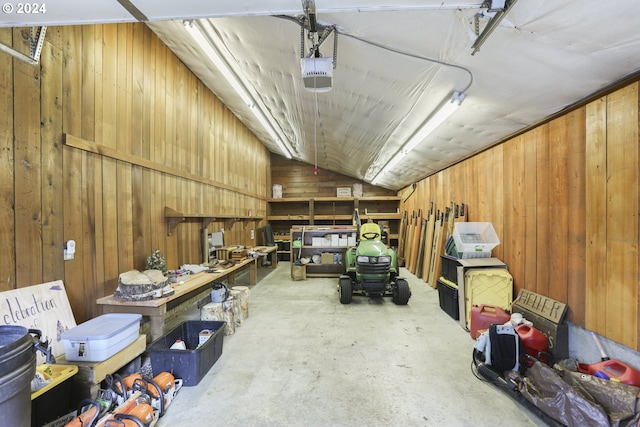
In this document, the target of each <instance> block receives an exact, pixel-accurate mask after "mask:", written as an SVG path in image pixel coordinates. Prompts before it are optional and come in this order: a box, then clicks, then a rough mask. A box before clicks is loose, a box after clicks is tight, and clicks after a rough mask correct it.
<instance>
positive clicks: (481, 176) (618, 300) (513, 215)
mask: <svg viewBox="0 0 640 427" xmlns="http://www.w3.org/2000/svg"><path fill="white" fill-rule="evenodd" d="M638 86H639V85H638V83H637V82H636V83H632V84H630V85H629V86H627V87H624V88H622V89H619V90H617V91H615V92H613V93H610V94H607V95H604V96H602V97H601V98H600V99H597V100H595V101H592V102H590V103H588V104H587V105H586V106H584V107H582V108H578V109H575V110H573V111H571V112H568V113H566V114H565V115H563V116H561V117H559V118H556V119H554V120H552V121H549V122H547V123H544V124H542V125H540V126H538V127H536V128H535V129H532V130H530V131H528V132H526V133H524V134H521V135H519V136H517V137H515V138H513V139H511V140H509V141H506V142H504V143H502V144H500V145H497V146H495V147H493V148H491V149H489V150H487V151H484V152H482V153H480V154H478V155H476V156H474V157H472V158H470V159H468V160H466V161H464V162H461V163H459V164H456V165H454V166H452V167H450V168H448V169H446V170H444V171H441V172H439V173H437V174H435V175H432V176H430V177H428V178H426V179H424V180H422V181H420V182H418V183H417V187H416V191H415V192H414V194H413V195H412V196H410V197H409V198H408V199H407V200H406V202H405V203H403V205H402V210H406V211H408V212H411V211H412V210H414V209H418V208H422V209H423V210H425V209H427V208H428V206H429V203H430V202H432V201H433V202H434V203H435V204H436V205H437V206H440V207H443V206H447V205H448V204H449V203H450V202H451V201H455V202H457V203H466V204H467V206H468V220H469V221H481V222H483V221H488V222H491V223H493V225H494V227H495V229H496V232H497V234H498V236H499V237H500V241H501V243H500V245H499V246H497V247H496V248H495V249H494V252H493V255H494V256H496V257H498V258H500V259H502V260H503V261H504V262H505V263H506V264H507V265H508V267H509V270H510V272H511V274H512V275H513V277H514V284H515V288H516V289H515V291H516V293H517V292H519V291H520V290H521V289H528V290H531V291H534V292H537V293H540V294H544V295H547V296H549V297H551V298H554V299H557V300H559V301H562V302H565V303H567V304H568V306H569V315H568V319H569V320H570V321H572V322H573V323H575V324H578V325H581V326H584V327H586V328H587V329H589V330H593V331H595V332H597V333H599V334H601V335H604V336H606V337H608V338H610V339H612V340H614V341H617V342H619V343H621V344H623V345H626V346H628V347H630V348H632V349H636V350H640V344H639V341H638V338H639V335H640V305H639V291H640V285H639V282H640V276H639V271H640V259H639V256H638V243H639V242H640V235H639V222H638V211H639V210H640V205H639V201H640V200H639V196H640V188H639V181H638V176H639V174H640V165H639V158H638V147H639V145H640V144H639V143H640V140H639V136H638V132H639V131H638V128H639V123H640V120H639V116H638V114H639V108H638V99H639V97H638Z"/></svg>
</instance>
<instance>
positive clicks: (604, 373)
mask: <svg viewBox="0 0 640 427" xmlns="http://www.w3.org/2000/svg"><path fill="white" fill-rule="evenodd" d="M578 371H580V372H582V373H583V374H589V375H595V376H597V377H599V378H604V379H609V380H612V381H620V382H621V383H625V384H630V385H634V386H636V387H640V372H639V371H638V370H637V369H634V368H632V367H631V366H629V365H626V364H624V363H622V362H621V361H619V360H604V361H602V362H598V363H592V364H591V365H587V364H585V363H578Z"/></svg>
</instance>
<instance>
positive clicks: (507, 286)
mask: <svg viewBox="0 0 640 427" xmlns="http://www.w3.org/2000/svg"><path fill="white" fill-rule="evenodd" d="M512 301H513V277H512V276H511V273H509V272H508V271H507V270H505V269H503V268H472V269H467V270H466V271H465V273H464V304H465V313H466V327H467V329H470V320H471V307H472V306H474V305H483V304H484V305H493V306H496V307H500V308H502V309H504V310H506V309H508V308H509V306H510V305H511V302H512Z"/></svg>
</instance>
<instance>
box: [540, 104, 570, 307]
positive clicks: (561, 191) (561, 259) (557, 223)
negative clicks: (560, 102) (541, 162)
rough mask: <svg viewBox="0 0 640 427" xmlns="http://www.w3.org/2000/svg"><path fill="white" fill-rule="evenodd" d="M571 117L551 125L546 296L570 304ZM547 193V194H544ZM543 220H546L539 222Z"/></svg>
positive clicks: (553, 122) (564, 117)
mask: <svg viewBox="0 0 640 427" xmlns="http://www.w3.org/2000/svg"><path fill="white" fill-rule="evenodd" d="M567 117H568V116H563V117H560V118H558V119H556V120H553V121H551V122H550V123H549V125H548V129H549V144H548V147H549V148H548V150H549V157H548V159H547V161H548V164H547V168H548V169H547V174H545V176H547V177H548V178H547V180H546V181H547V185H548V186H547V190H546V191H547V193H548V195H547V199H546V201H547V202H548V203H549V220H550V222H549V228H548V236H549V241H548V244H547V245H545V246H546V250H547V253H548V258H547V260H546V261H547V264H546V265H541V266H540V267H541V268H542V269H545V268H546V269H547V271H548V272H549V278H548V281H549V286H548V288H547V293H546V294H545V295H548V296H550V297H551V298H553V299H556V300H558V301H567V270H568V268H567V267H568V266H567V260H568V248H569V246H568V232H569V227H568V223H569V197H568V190H569V180H568V170H567V162H568V160H567V159H568V149H569V135H568V130H569V129H568V119H567ZM543 191H544V190H543ZM540 219H541V220H542V219H543V218H540Z"/></svg>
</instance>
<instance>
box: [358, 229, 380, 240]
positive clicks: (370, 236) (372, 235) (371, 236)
mask: <svg viewBox="0 0 640 427" xmlns="http://www.w3.org/2000/svg"><path fill="white" fill-rule="evenodd" d="M362 237H364V238H365V239H367V240H375V239H378V238H380V233H376V232H373V231H370V232H368V233H362Z"/></svg>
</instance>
